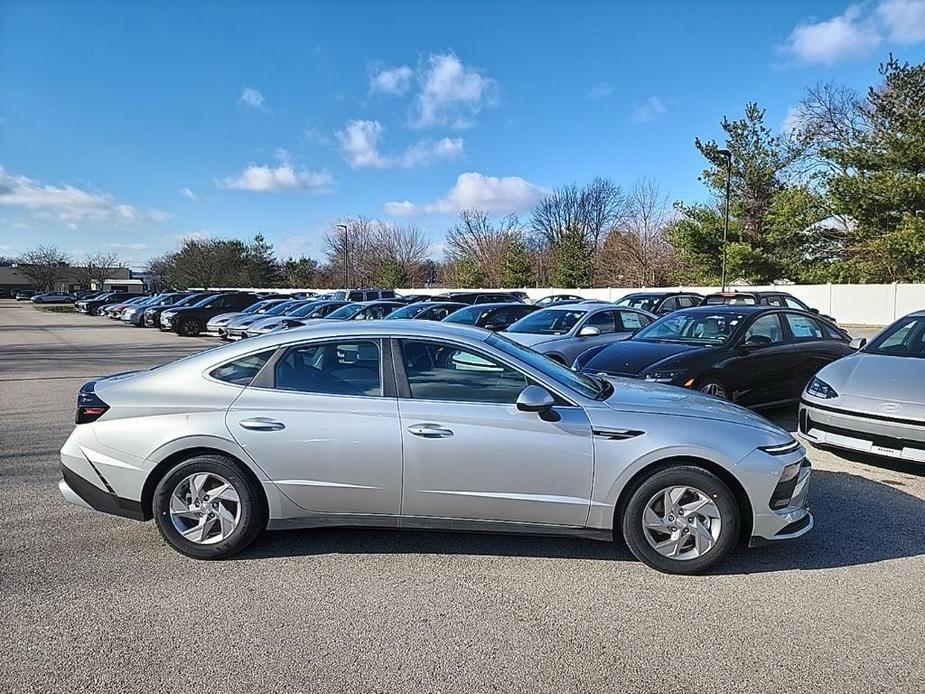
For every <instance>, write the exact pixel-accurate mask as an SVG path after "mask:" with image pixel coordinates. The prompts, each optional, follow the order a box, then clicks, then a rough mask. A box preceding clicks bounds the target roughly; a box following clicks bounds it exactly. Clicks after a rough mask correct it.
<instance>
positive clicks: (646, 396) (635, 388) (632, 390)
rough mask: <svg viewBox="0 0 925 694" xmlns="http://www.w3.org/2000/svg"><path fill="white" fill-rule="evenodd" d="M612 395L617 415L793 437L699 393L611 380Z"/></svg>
mask: <svg viewBox="0 0 925 694" xmlns="http://www.w3.org/2000/svg"><path fill="white" fill-rule="evenodd" d="M607 380H608V381H610V383H611V384H612V385H613V394H612V395H611V396H610V397H609V398H607V399H606V400H604V404H606V405H607V406H608V407H610V408H612V409H614V410H617V411H630V412H649V413H652V414H668V415H676V416H682V417H697V418H699V419H709V420H715V421H719V422H732V423H735V424H742V425H745V426H750V427H753V428H756V429H761V430H762V431H765V432H768V433H770V434H774V435H776V436H783V437H789V436H790V434H789V433H788V432H786V431H785V430H784V429H782V428H780V427H779V426H777V425H776V424H773V423H771V422H769V421H768V420H767V419H765V418H764V417H762V416H761V415H760V414H757V413H755V412H752V411H751V410H747V409H745V408H744V407H740V406H739V405H734V404H733V403H731V402H728V401H726V400H720V399H719V398H714V397H712V396H710V395H704V394H703V393H700V392H699V391H696V390H687V389H686V388H679V387H676V386H667V385H661V384H658V383H649V382H646V381H637V380H635V379H632V378H619V377H613V376H608V377H607Z"/></svg>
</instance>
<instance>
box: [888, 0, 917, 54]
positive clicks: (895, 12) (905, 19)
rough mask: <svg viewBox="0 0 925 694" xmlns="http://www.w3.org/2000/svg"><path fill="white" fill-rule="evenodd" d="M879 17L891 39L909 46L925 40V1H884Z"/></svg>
mask: <svg viewBox="0 0 925 694" xmlns="http://www.w3.org/2000/svg"><path fill="white" fill-rule="evenodd" d="M877 17H878V19H880V21H881V22H882V23H883V25H884V29H885V31H886V33H887V35H888V36H889V38H890V39H891V40H893V41H895V42H897V43H901V44H904V45H909V44H913V43H918V42H919V41H923V40H925V0H883V1H882V2H881V3H880V4H879V6H878V7H877Z"/></svg>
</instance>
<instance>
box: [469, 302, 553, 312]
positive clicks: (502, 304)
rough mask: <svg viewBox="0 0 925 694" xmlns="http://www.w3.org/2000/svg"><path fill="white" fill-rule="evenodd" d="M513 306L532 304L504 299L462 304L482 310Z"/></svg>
mask: <svg viewBox="0 0 925 694" xmlns="http://www.w3.org/2000/svg"><path fill="white" fill-rule="evenodd" d="M515 306H516V307H520V306H533V304H524V303H521V302H519V301H504V302H498V303H493V304H466V306H464V307H463V308H477V309H479V310H483V309H493V308H512V307H515ZM533 308H537V307H536V306H533ZM461 310H462V309H460V311H461Z"/></svg>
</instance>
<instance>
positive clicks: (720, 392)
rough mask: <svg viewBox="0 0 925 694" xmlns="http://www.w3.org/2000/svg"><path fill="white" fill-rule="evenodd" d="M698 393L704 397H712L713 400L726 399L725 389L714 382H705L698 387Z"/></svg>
mask: <svg viewBox="0 0 925 694" xmlns="http://www.w3.org/2000/svg"><path fill="white" fill-rule="evenodd" d="M700 392H701V393H705V394H706V395H712V396H713V397H714V398H720V399H722V400H725V399H726V389H725V388H723V386H722V384H721V383H717V382H716V381H707V382H706V383H704V384H703V385H702V386H701V387H700Z"/></svg>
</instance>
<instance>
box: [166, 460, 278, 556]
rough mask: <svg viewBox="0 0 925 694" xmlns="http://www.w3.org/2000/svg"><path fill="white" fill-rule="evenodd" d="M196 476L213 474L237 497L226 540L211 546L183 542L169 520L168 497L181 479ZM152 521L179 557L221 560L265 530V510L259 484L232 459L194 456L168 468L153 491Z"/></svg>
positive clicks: (264, 502) (242, 547) (235, 552)
mask: <svg viewBox="0 0 925 694" xmlns="http://www.w3.org/2000/svg"><path fill="white" fill-rule="evenodd" d="M196 473H212V474H215V475H219V476H221V477H223V478H224V479H225V480H227V481H228V482H229V483H230V484H231V486H232V487H234V490H235V491H236V492H237V495H238V504H239V506H240V517H239V520H238V523H237V526H236V527H235V528H234V530H233V531H232V532H231V533H230V534H229V536H228V537H227V538H224V539H222V540H221V541H218V542H214V543H212V544H200V543H197V542H193V541H191V540H188V539H186V538H185V537H183V536H182V535H181V534H180V531H179V530H178V529H177V527H176V526H175V525H174V521H173V520H172V519H171V516H170V497H171V495H172V494H173V492H174V489H176V488H177V486H178V485H180V484H181V483H182V481H183V480H184V479H186V478H187V477H189V476H190V475H193V474H196ZM152 510H153V514H154V521H155V523H157V528H158V530H159V531H160V533H161V536H162V537H163V538H164V540H165V541H166V542H167V544H169V545H170V546H171V547H173V548H174V549H175V550H177V551H178V552H180V553H181V554H185V555H186V556H188V557H193V558H194V559H224V558H226V557H230V556H232V555H234V554H237V553H238V552H240V551H241V550H243V549H245V548H246V547H247V546H248V545H250V544H251V543H252V542H253V541H254V540H255V539H256V538H257V536H258V535H260V533H261V532H263V530H264V529H265V528H266V527H267V517H268V510H267V504H266V500H265V498H264V496H263V491H262V490H261V489H260V483H259V482H257V480H255V479H254V478H253V476H252V475H250V474H249V473H248V472H245V471H244V470H243V468H242V467H241V464H240V463H238V462H237V461H236V460H234V458H231V457H229V456H224V455H219V454H205V455H197V456H195V457H192V458H189V459H188V460H184V461H183V462H180V463H178V464H177V465H175V466H174V467H173V468H171V469H170V470H169V471H168V472H167V474H166V475H164V477H162V478H161V481H160V482H158V484H157V487H156V488H155V490H154V498H153V500H152Z"/></svg>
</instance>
